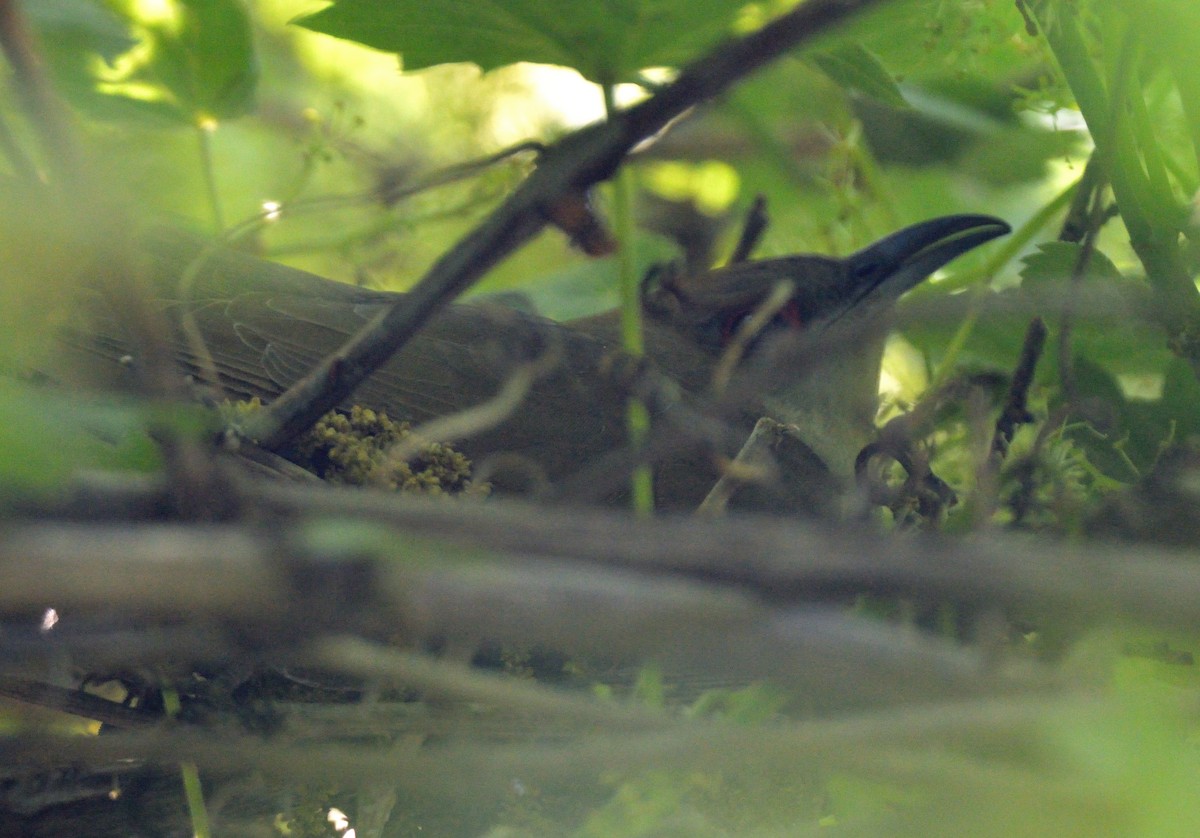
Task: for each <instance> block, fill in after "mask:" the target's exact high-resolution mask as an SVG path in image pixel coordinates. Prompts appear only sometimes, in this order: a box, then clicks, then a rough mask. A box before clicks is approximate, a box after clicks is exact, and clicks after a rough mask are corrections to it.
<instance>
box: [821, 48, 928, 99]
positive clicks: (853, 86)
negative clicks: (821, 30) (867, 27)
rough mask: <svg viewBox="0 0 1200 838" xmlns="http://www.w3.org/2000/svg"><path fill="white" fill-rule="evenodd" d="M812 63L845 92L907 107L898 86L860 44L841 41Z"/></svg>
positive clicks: (889, 74) (880, 63)
mask: <svg viewBox="0 0 1200 838" xmlns="http://www.w3.org/2000/svg"><path fill="white" fill-rule="evenodd" d="M812 60H813V63H814V64H816V65H817V66H818V67H820V68H821V70H822V72H824V73H825V75H827V76H829V78H831V79H833V81H835V82H836V83H837V84H838V85H839V86H841V87H842V88H843V89H844V90H846V91H847V92H848V93H858V94H861V95H863V96H869V97H871V98H872V99H877V100H879V101H880V102H883V103H884V104H887V105H891V106H893V107H897V108H907V107H908V102H907V101H905V99H904V96H903V94H901V93H900V87H899V86H898V85H897V84H896V80H895V79H894V78H892V74H891V73H889V72H888V71H887V70H886V69H885V68H884V66H883V62H881V61H880V60H879V59H878V58H877V57H876V56H875V55H873V54H872V53H870V52H868V51H867V50H866V48H864V47H863V46H862V45H861V44H857V43H850V44H843V45H841V46H838V47H836V48H835V49H832V50H829V51H827V52H821V53H817V54H816V55H814V56H813V57H812Z"/></svg>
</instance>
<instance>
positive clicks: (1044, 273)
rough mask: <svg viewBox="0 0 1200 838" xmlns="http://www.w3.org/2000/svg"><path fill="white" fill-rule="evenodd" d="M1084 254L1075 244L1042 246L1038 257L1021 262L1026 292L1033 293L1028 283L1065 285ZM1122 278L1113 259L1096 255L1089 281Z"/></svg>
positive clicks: (1036, 253)
mask: <svg viewBox="0 0 1200 838" xmlns="http://www.w3.org/2000/svg"><path fill="white" fill-rule="evenodd" d="M1080 251H1081V246H1080V245H1078V244H1072V243H1071V242H1043V243H1042V244H1040V245H1038V249H1037V251H1036V252H1035V253H1031V254H1029V255H1028V256H1025V257H1024V258H1022V259H1021V263H1022V265H1024V267H1023V268H1021V278H1022V279H1023V280H1024V281H1025V282H1026V283H1027V284H1026V286H1025V288H1026V289H1027V290H1029V289H1030V287H1031V286H1030V285H1029V284H1028V283H1033V285H1034V286H1036V285H1037V284H1040V283H1045V282H1052V281H1055V282H1061V281H1062V280H1064V279H1067V278H1068V277H1070V276H1072V275H1073V274H1074V273H1075V266H1076V265H1077V264H1078V263H1079V255H1080ZM1121 278H1122V277H1121V272H1120V271H1119V270H1118V269H1117V266H1116V265H1114V264H1113V263H1112V260H1111V259H1109V258H1108V257H1107V256H1105V255H1104V253H1102V252H1101V251H1099V250H1093V251H1092V255H1091V257H1089V259H1088V266H1087V274H1086V275H1085V279H1092V280H1118V281H1119V280H1120V279H1121Z"/></svg>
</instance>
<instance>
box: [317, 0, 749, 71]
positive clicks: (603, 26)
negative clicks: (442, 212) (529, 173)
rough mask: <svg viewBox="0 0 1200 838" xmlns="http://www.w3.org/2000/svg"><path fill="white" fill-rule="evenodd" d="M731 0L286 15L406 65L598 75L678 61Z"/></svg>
mask: <svg viewBox="0 0 1200 838" xmlns="http://www.w3.org/2000/svg"><path fill="white" fill-rule="evenodd" d="M742 5H743V4H742V3H740V2H736V0H691V2H688V0H597V2H589V3H559V4H552V3H544V2H541V0H494V2H491V3H486V4H482V3H462V2H459V0H386V1H385V0H338V2H336V3H335V4H334V5H332V6H330V7H328V8H326V9H322V10H321V11H319V12H315V13H313V14H309V15H303V16H301V17H299V18H296V19H295V20H294V21H293V22H294V23H297V24H299V25H301V26H304V27H306V28H308V29H312V30H314V31H316V32H323V33H325V34H326V35H333V36H335V37H338V38H345V39H348V40H352V41H358V42H359V43H363V44H366V45H367V46H370V47H374V48H376V49H381V50H387V51H389V52H396V53H399V54H400V55H401V56H402V58H403V61H404V68H405V69H406V70H420V69H423V68H425V67H431V66H434V65H436V64H445V63H454V62H470V63H473V64H478V65H479V66H480V67H481V68H483V70H485V71H487V70H493V69H495V68H497V67H501V66H504V65H506V64H513V63H516V62H518V61H528V62H532V63H536V64H558V65H562V66H564V67H573V68H575V69H576V70H578V71H579V72H580V73H581V74H582V75H583V76H584V77H585V78H588V79H590V80H591V81H594V82H597V83H599V84H613V83H616V82H622V81H632V80H634V79H635V77H636V75H637V73H638V72H639V71H641V70H644V69H645V68H647V67H662V66H668V67H672V66H679V65H680V64H683V63H685V62H686V61H688V60H690V59H692V58H695V57H696V56H697V54H698V53H699V52H700V51H701V50H702V49H703V48H705V47H707V46H710V45H711V44H713V43H714V42H715V41H717V40H718V39H720V38H721V37H722V36H724V35H726V33H728V31H729V27H730V25H731V24H732V22H733V20H734V17H735V16H736V14H737V13H738V11H739V10H740V9H741V7H742Z"/></svg>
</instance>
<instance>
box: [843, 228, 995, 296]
mask: <svg viewBox="0 0 1200 838" xmlns="http://www.w3.org/2000/svg"><path fill="white" fill-rule="evenodd" d="M1011 231H1012V228H1011V227H1009V226H1008V224H1007V223H1005V222H1004V221H1002V220H1000V219H999V218H995V217H993V216H990V215H947V216H943V217H942V218H933V219H930V220H929V221H922V222H920V223H919V224H913V225H912V226H911V227H905V228H904V229H903V230H897V231H896V232H895V233H892V234H891V235H890V236H886V237H885V238H882V239H880V240H879V241H877V242H875V243H874V244H872V245H868V246H867V247H864V248H863V249H862V250H860V251H858V252H857V253H854V254H852V255H850V256H848V257H847V258H846V264H847V267H848V268H849V275H850V276H852V277H855V278H856V279H858V280H860V281H861V283H862V284H861V290H860V292H859V295H858V298H859V301H861V300H863V299H864V298H866V297H867V296H870V295H872V294H876V293H877V294H880V295H881V296H883V297H886V298H890V299H895V298H897V297H899V296H900V295H901V294H903V293H904V292H905V291H907V290H908V289H910V288H912V287H913V286H914V285H917V284H919V283H920V282H921V281H922V280H924V279H925V278H926V277H927V276H929V275H930V274H931V273H933V272H934V271H936V270H937V269H938V268H940V267H942V266H943V265H946V264H948V263H949V262H951V261H953V260H954V259H956V258H958V257H959V256H961V255H962V254H964V253H966V252H967V251H968V250H972V249H973V248H976V247H978V246H979V245H981V244H984V243H985V242H989V241H991V240H992V239H994V238H996V237H998V236H1003V235H1004V234H1005V233H1009V232H1011Z"/></svg>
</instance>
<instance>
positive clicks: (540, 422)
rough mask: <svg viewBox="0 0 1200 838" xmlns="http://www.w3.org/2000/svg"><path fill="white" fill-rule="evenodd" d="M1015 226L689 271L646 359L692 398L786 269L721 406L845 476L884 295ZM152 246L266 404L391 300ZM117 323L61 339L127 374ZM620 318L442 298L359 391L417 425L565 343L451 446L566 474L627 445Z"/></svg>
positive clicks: (663, 495)
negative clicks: (186, 283) (793, 349)
mask: <svg viewBox="0 0 1200 838" xmlns="http://www.w3.org/2000/svg"><path fill="white" fill-rule="evenodd" d="M1008 230H1009V227H1008V225H1007V224H1005V223H1004V222H1003V221H1000V220H999V219H996V218H992V217H990V216H984V215H955V216H947V217H944V218H936V219H933V220H930V221H925V222H922V223H919V224H915V225H913V226H910V227H906V228H904V229H903V230H900V231H899V232H896V233H893V234H892V235H890V236H887V237H886V238H884V239H882V240H880V241H878V242H876V243H875V244H872V245H870V246H868V247H866V248H864V249H862V250H860V251H858V252H857V253H854V254H852V255H850V256H847V257H845V258H842V259H833V258H828V257H823V256H792V257H787V258H781V259H770V260H763V261H755V262H743V263H739V264H735V265H731V266H729V267H725V268H721V269H717V270H714V271H712V272H710V273H708V274H705V275H702V276H699V277H691V278H684V279H682V280H680V281H679V282H677V283H674V284H673V285H672V287H671V288H670V290H669V297H670V299H669V300H668V301H667V304H665V305H661V306H654V307H653V308H652V309H651V310H648V312H647V318H646V323H645V343H646V355H647V357H648V358H649V359H650V360H651V362H652V363H653V364H654V365H655V367H656V368H657V369H658V370H660V371H661V372H663V373H665V375H667V376H669V377H670V378H671V379H674V381H676V382H677V383H678V384H679V385H680V387H681V390H682V392H683V394H684V398H685V399H686V400H687V401H688V402H689V403H690V404H694V405H699V406H703V405H704V404H706V403H710V401H711V393H712V384H713V371H714V369H715V368H716V366H717V365H718V362H719V359H721V357H722V355H723V353H724V352H725V351H726V348H727V345H728V344H729V342H730V341H731V340H732V339H733V338H734V336H735V335H737V334H738V333H739V329H740V328H741V326H742V324H743V322H744V321H745V320H746V319H747V318H748V317H751V316H752V315H753V314H754V313H755V312H756V310H759V308H760V306H761V305H762V304H763V302H764V300H766V299H767V298H768V297H769V296H770V295H771V294H772V292H773V291H775V289H777V288H778V286H779V283H780V281H783V280H786V281H790V282H791V289H792V290H791V292H790V294H789V295H788V296H787V297H786V299H783V300H780V299H777V300H776V302H777V303H778V305H777V308H776V309H775V313H774V314H773V316H772V317H771V318H770V321H769V322H768V323H767V325H766V327H765V328H764V329H763V330H761V331H760V332H758V333H757V334H756V335H755V336H753V339H752V340H750V341H748V342H747V343H746V345H745V346H744V347H743V348H744V349H745V352H744V355H745V357H744V358H743V359H742V361H741V364H740V366H739V369H738V371H737V372H736V373H735V382H734V383H735V384H736V380H737V379H738V377H739V376H740V377H742V378H743V379H745V378H746V376H747V375H748V371H750V372H753V373H754V378H753V379H751V380H754V381H760V382H761V385H762V389H761V390H759V391H758V392H756V393H754V394H752V395H751V394H748V393H747V391H746V389H745V388H742V389H740V390H739V389H738V388H736V387H733V388H731V389H730V390H729V392H734V393H739V394H740V400H741V403H739V404H738V405H737V408H736V410H734V411H732V412H731V411H729V410H725V411H724V413H723V417H724V419H725V420H727V421H732V423H733V424H734V425H739V424H742V422H744V421H745V420H749V421H753V419H754V418H757V417H758V416H759V415H763V414H768V415H772V416H774V418H777V419H779V420H781V421H785V422H790V423H794V424H795V425H797V426H798V427H799V429H800V431H799V435H800V437H801V438H802V439H803V440H804V441H805V442H806V443H808V445H809V446H810V447H811V449H812V451H813V452H814V453H815V454H816V456H817V457H818V458H819V459H820V461H822V462H823V463H824V464H825V465H826V466H827V467H828V468H829V470H830V471H831V472H832V473H833V474H835V475H845V474H848V473H849V472H850V470H851V468H852V464H853V462H854V457H855V455H856V454H857V453H858V450H859V448H861V446H862V445H863V444H865V443H866V442H867V441H869V438H870V435H871V432H872V427H873V424H872V423H873V418H874V414H875V409H876V397H877V390H878V381H879V366H880V359H881V355H882V348H883V341H884V338H885V336H886V332H887V328H888V317H887V315H888V313H889V312H890V311H891V309H892V304H893V303H894V302H895V300H896V299H897V298H899V297H900V295H901V294H903V293H904V292H905V291H907V290H908V289H909V288H911V287H913V286H914V285H916V284H918V283H919V282H921V281H922V280H924V279H925V278H926V277H927V276H929V275H930V274H931V273H932V272H934V271H936V270H937V269H938V268H940V267H942V266H943V265H945V264H946V263H948V262H950V261H951V260H952V259H954V258H956V257H957V256H959V255H961V254H963V253H965V252H967V251H968V250H970V249H972V248H974V247H976V246H978V245H980V244H983V243H984V242H987V241H990V240H991V239H993V238H995V237H997V236H1000V235H1003V234H1004V233H1006V232H1008ZM149 248H150V251H151V253H152V254H153V255H154V257H155V259H154V262H155V281H156V287H158V288H159V289H160V293H161V295H162V299H163V303H164V310H165V312H166V314H167V315H168V317H170V318H171V319H172V321H173V322H174V323H176V324H178V323H179V320H180V317H179V316H180V314H181V313H182V312H185V311H186V312H190V313H191V315H192V316H193V317H194V322H195V325H196V326H197V327H198V331H199V334H200V335H201V336H202V338H203V341H204V345H205V346H206V348H207V351H208V353H209V354H210V355H211V357H212V362H213V365H214V366H215V369H216V371H217V372H218V373H219V375H220V379H221V385H222V387H223V388H224V389H225V391H226V393H227V394H228V395H230V396H233V397H237V398H247V397H253V396H258V397H261V398H262V399H264V400H265V401H269V400H270V399H271V398H273V397H275V396H277V395H278V394H279V393H281V392H282V391H283V390H284V389H286V388H287V387H288V386H289V385H290V384H292V383H293V382H294V381H296V380H297V379H298V378H300V377H301V376H303V375H304V374H305V373H306V372H307V371H308V370H309V369H310V368H311V367H312V366H313V365H314V364H315V363H316V362H317V361H318V360H320V359H321V358H323V357H324V356H326V355H328V354H329V353H331V352H333V351H334V350H336V349H337V348H338V347H339V346H341V345H342V344H343V343H344V342H345V340H346V339H347V337H348V336H349V335H351V334H353V333H354V332H355V331H357V330H358V329H359V328H361V327H362V326H363V325H364V324H365V323H366V322H367V321H368V320H370V319H371V317H372V316H373V315H374V314H375V313H376V312H377V311H378V310H379V309H380V307H381V306H385V305H388V304H390V303H392V302H393V301H394V300H395V299H396V295H394V294H391V293H385V292H380V291H372V290H366V289H362V288H358V287H355V286H351V285H346V284H342V283H337V282H333V281H330V280H325V279H322V278H320V277H317V276H314V275H312V274H308V273H304V272H302V271H297V270H293V269H290V268H285V267H282V266H279V265H275V264H272V263H268V262H264V261H261V260H257V259H254V258H253V257H250V256H245V255H242V254H239V253H236V252H233V251H219V252H217V253H216V254H215V255H210V256H209V257H208V258H206V259H205V260H204V261H203V263H202V266H201V269H200V270H199V272H198V275H197V276H196V277H195V280H194V282H193V283H192V285H191V287H190V289H189V290H188V291H187V294H186V299H181V296H183V295H182V294H181V293H180V291H179V290H177V289H178V285H179V282H178V278H179V276H180V274H181V272H182V271H183V269H184V267H185V266H186V265H187V264H188V262H189V260H190V259H191V258H193V257H194V256H195V254H196V253H197V252H198V251H199V247H198V246H197V245H196V244H195V242H194V241H188V240H186V239H182V238H173V237H171V236H166V237H163V236H159V237H157V238H156V239H155V240H154V242H152V243H151V244H150V246H149ZM113 322H114V321H112V320H111V319H109V318H108V317H105V316H104V315H103V314H100V315H99V316H98V317H96V319H95V322H94V323H93V324H91V325H90V326H89V327H88V329H87V330H86V331H84V332H79V333H76V334H74V335H73V336H72V337H71V338H70V339H69V342H70V343H71V344H72V345H73V346H74V347H76V348H81V349H84V350H85V354H86V355H87V356H89V357H91V358H93V359H96V358H98V359H101V360H102V361H106V362H107V363H106V364H103V365H102V366H107V370H108V372H109V373H110V375H112V374H117V375H119V373H117V370H119V366H118V365H117V364H113V363H111V361H113V360H116V359H119V358H123V357H124V358H125V360H126V363H128V361H129V360H130V359H128V357H127V353H128V351H129V349H128V347H127V346H126V345H125V344H124V342H123V341H122V339H121V335H120V334H119V332H118V331H117V329H116V328H115V327H114V326H113V325H112V323H113ZM788 330H799V332H798V333H799V334H802V335H803V336H804V341H803V351H802V352H800V353H790V354H789V353H786V352H785V353H783V354H782V355H780V354H779V353H774V356H773V353H771V352H770V351H768V348H769V343H770V340H771V338H772V337H773V336H774V335H778V334H781V333H785V332H787V331H788ZM743 331H744V330H743ZM618 332H619V328H618V318H617V315H616V313H615V312H613V313H607V314H603V315H597V316H594V317H589V318H585V319H583V320H577V321H573V322H571V323H568V324H565V325H562V324H555V323H552V322H551V321H547V320H544V319H542V318H539V317H535V316H531V315H526V314H522V313H519V312H515V311H507V310H506V311H505V312H503V314H499V313H498V312H497V310H496V307H495V306H483V307H481V306H477V305H471V304H462V305H455V306H450V307H449V308H447V309H445V310H444V311H442V312H441V313H440V314H438V315H437V316H435V317H434V318H432V320H431V321H430V322H429V323H428V324H427V325H426V326H425V327H424V328H423V329H422V331H421V332H420V333H418V334H417V335H416V336H415V337H414V338H413V339H412V340H411V341H410V342H409V343H408V344H407V345H406V346H405V347H403V348H402V349H401V350H400V351H399V352H398V353H397V354H396V355H394V356H393V357H392V359H391V360H390V361H389V362H388V363H386V364H385V365H383V367H382V368H380V369H379V370H377V371H376V372H375V373H374V374H373V375H371V376H370V377H369V378H368V379H367V380H366V381H365V382H364V383H363V384H362V385H360V386H359V388H358V389H357V391H356V392H355V394H354V396H353V398H352V402H353V403H357V404H363V405H365V406H368V407H373V408H376V409H381V410H384V411H386V412H387V413H388V414H389V415H390V416H391V417H392V418H394V419H397V420H408V421H410V422H412V423H414V424H418V423H422V422H425V421H427V420H430V419H432V418H435V417H440V416H446V415H448V414H452V413H455V412H457V411H463V410H466V409H468V408H471V407H474V406H477V405H479V404H480V403H481V402H484V401H486V400H488V399H490V398H491V397H492V396H493V395H494V394H495V393H496V392H497V391H498V390H499V389H500V387H501V386H502V384H503V382H504V381H505V379H506V377H507V376H509V375H510V374H511V372H512V370H513V367H514V362H513V357H514V354H516V355H523V356H525V357H526V358H527V357H529V355H530V354H531V353H533V354H536V353H538V352H551V353H558V357H559V358H560V361H559V362H558V363H557V364H555V365H554V366H553V368H552V369H551V370H550V371H549V372H547V373H546V374H544V375H543V376H542V377H540V378H539V379H538V380H537V381H536V382H535V383H534V384H533V386H532V388H531V389H530V390H529V392H528V393H527V395H526V396H525V397H524V399H522V401H521V403H520V405H519V406H518V407H517V408H516V409H515V410H513V411H510V412H509V414H508V415H507V417H506V418H504V419H503V420H502V421H500V422H499V423H498V424H496V425H494V426H493V427H490V428H487V429H485V430H482V431H481V432H479V433H477V434H475V435H474V436H472V437H470V438H468V439H465V440H462V441H460V442H459V443H458V444H459V446H460V447H461V448H462V449H463V450H464V451H465V452H466V453H467V454H468V455H469V456H471V457H473V458H474V459H475V460H476V462H477V463H478V462H479V461H481V460H483V459H485V458H488V457H490V456H491V455H511V457H508V458H505V459H506V460H507V461H508V462H523V463H525V464H526V465H527V466H529V467H530V470H531V471H532V472H533V473H537V474H538V475H540V476H541V477H544V478H545V479H546V480H548V481H558V480H562V479H564V478H567V477H569V476H571V475H574V474H578V473H581V472H582V471H583V470H584V469H586V468H587V467H588V466H589V465H591V464H593V463H595V462H596V461H597V460H598V459H599V458H600V457H602V456H603V455H604V454H606V453H607V452H611V451H614V450H617V449H619V448H620V447H621V446H624V445H626V444H627V443H626V440H627V436H626V427H625V415H626V407H625V405H626V397H627V391H626V390H625V389H624V388H623V387H621V386H618V385H617V384H616V383H615V382H614V380H613V377H612V376H611V375H609V374H607V373H606V372H604V370H605V369H607V368H608V365H609V362H611V359H612V355H613V353H614V352H615V351H616V350H617V348H618V347H619V340H618V337H617V336H618ZM504 347H508V349H509V350H511V351H506V350H505V349H504ZM176 352H177V356H178V360H179V362H180V364H181V366H182V367H183V368H184V369H185V370H186V371H187V372H189V373H193V374H197V373H202V372H203V370H202V364H201V362H200V360H199V358H198V357H197V356H196V354H195V353H194V352H193V350H192V348H190V347H189V344H188V342H187V341H186V340H184V338H183V337H182V335H181V334H180V336H179V338H178V340H177V342H176ZM548 357H554V356H553V355H551V356H548ZM772 357H775V358H776V359H778V358H782V359H783V361H782V364H783V368H781V369H773V370H763V369H761V367H762V366H763V365H764V364H766V363H768V361H770V360H771V359H772ZM132 360H133V361H134V362H136V359H132ZM756 367H758V369H756ZM736 447H737V446H736V444H734V445H733V450H736ZM664 450H666V451H668V452H669V453H668V454H667V456H666V457H665V459H664V461H663V462H660V463H657V464H656V495H657V497H658V499H659V501H660V503H662V504H663V505H664V506H668V507H677V508H679V507H689V506H692V505H694V504H695V503H696V502H698V501H699V500H700V499H701V498H703V497H704V494H705V493H706V492H707V491H708V489H709V488H710V487H711V485H712V482H713V480H714V479H715V477H716V468H715V466H714V463H715V457H714V456H713V453H714V452H713V450H712V448H711V446H709V447H705V446H697V445H694V444H693V445H682V446H668V447H667V448H666V449H664ZM726 453H730V452H726ZM530 470H527V471H526V473H530ZM501 486H503V482H502V481H501ZM601 494H604V492H602V493H601Z"/></svg>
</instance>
